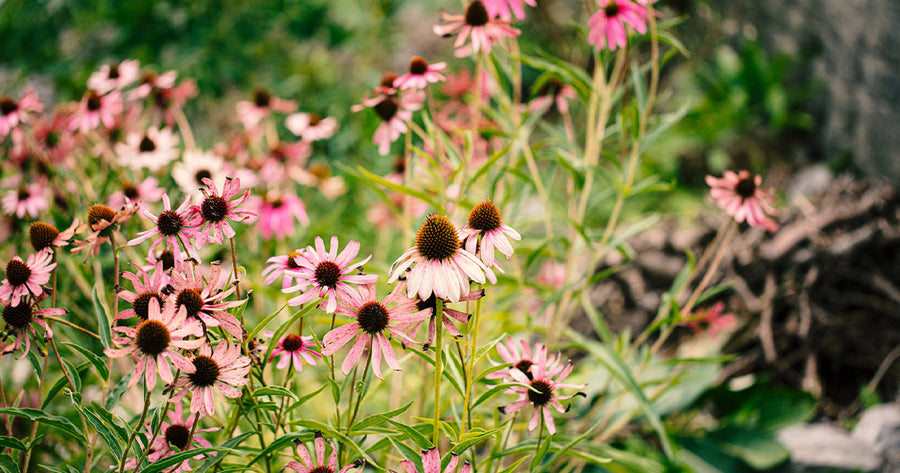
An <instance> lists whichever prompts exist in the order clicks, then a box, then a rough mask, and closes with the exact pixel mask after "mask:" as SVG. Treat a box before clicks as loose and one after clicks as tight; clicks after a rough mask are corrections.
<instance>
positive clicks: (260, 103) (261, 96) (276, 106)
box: [237, 87, 297, 130]
mask: <svg viewBox="0 0 900 473" xmlns="http://www.w3.org/2000/svg"><path fill="white" fill-rule="evenodd" d="M294 110H297V102H294V101H293V100H284V99H280V98H278V97H276V96H274V95H272V94H271V93H270V92H269V91H268V90H266V89H264V88H261V87H260V88H258V89H256V90H255V91H253V101H251V102H247V101H240V102H238V103H237V115H238V120H240V122H241V123H243V124H244V128H246V129H248V130H253V129H255V128H256V126H257V125H259V122H260V121H262V119H263V118H265V117H267V116H269V114H270V113H271V112H272V111H276V112H283V113H290V112H293V111H294Z"/></svg>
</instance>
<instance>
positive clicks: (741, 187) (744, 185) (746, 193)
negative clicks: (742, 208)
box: [734, 176, 756, 199]
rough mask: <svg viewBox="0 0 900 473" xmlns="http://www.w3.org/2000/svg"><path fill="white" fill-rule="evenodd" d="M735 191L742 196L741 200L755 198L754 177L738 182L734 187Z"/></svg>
mask: <svg viewBox="0 0 900 473" xmlns="http://www.w3.org/2000/svg"><path fill="white" fill-rule="evenodd" d="M734 191H735V192H736V193H737V195H739V196H741V199H749V198H750V197H753V194H755V193H756V182H755V181H754V180H753V176H750V177H747V178H744V179H741V180H740V181H738V183H737V185H736V186H734Z"/></svg>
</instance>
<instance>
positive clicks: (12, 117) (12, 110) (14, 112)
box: [0, 90, 44, 139]
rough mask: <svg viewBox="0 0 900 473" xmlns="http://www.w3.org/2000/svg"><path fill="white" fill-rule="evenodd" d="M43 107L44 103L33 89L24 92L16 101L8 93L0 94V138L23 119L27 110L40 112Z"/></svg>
mask: <svg viewBox="0 0 900 473" xmlns="http://www.w3.org/2000/svg"><path fill="white" fill-rule="evenodd" d="M43 109H44V104H42V103H41V101H40V99H38V96H37V93H35V92H34V91H33V90H29V91H28V92H26V93H25V96H24V97H22V98H21V99H19V101H18V102H17V101H16V100H15V99H13V98H12V97H10V96H8V95H2V96H0V139H3V138H5V137H6V135H8V134H9V132H10V131H12V129H13V128H16V127H17V126H19V122H22V121H25V119H26V117H27V115H26V113H27V112H40V111H41V110H43Z"/></svg>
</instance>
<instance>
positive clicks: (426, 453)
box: [400, 447, 472, 473]
mask: <svg viewBox="0 0 900 473" xmlns="http://www.w3.org/2000/svg"><path fill="white" fill-rule="evenodd" d="M400 466H402V467H403V469H405V470H406V473H419V469H418V468H416V464H415V463H413V462H412V461H411V460H403V461H401V462H400ZM457 466H459V455H457V454H456V453H455V452H451V453H450V461H449V462H448V463H447V467H446V468H444V472H443V473H454V472H456V467H457ZM471 472H472V465H471V464H469V462H468V461H466V462H463V466H462V468H460V470H459V473H471ZM421 473H441V454H440V452H439V451H438V449H437V447H431V448H429V449H427V450H422V472H421Z"/></svg>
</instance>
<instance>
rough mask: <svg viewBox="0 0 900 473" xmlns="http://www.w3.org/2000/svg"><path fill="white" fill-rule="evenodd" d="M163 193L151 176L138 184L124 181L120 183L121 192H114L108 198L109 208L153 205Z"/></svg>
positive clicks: (157, 182)
mask: <svg viewBox="0 0 900 473" xmlns="http://www.w3.org/2000/svg"><path fill="white" fill-rule="evenodd" d="M165 193H166V191H165V190H164V189H162V188H161V187H159V181H158V180H156V178H155V177H153V176H149V177H147V178H146V179H144V180H143V181H141V183H140V184H135V183H133V182H131V181H127V180H126V181H122V190H118V191H115V192H113V193H112V194H111V195H110V196H109V206H110V207H112V208H114V209H115V208H120V207H123V206H125V205H128V204H132V205H134V204H137V203H138V202H143V203H145V204H155V203H157V202H159V200H160V199H162V196H163V194H165Z"/></svg>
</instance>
